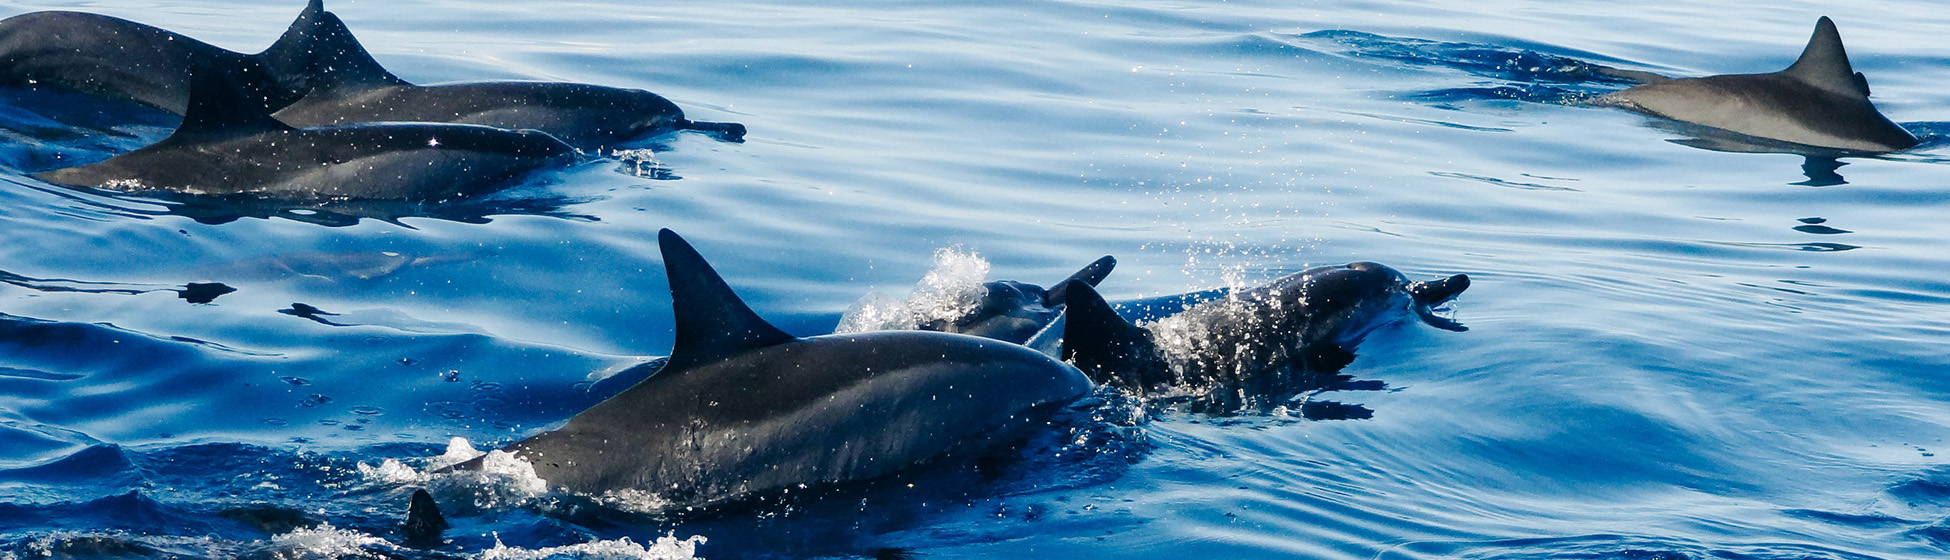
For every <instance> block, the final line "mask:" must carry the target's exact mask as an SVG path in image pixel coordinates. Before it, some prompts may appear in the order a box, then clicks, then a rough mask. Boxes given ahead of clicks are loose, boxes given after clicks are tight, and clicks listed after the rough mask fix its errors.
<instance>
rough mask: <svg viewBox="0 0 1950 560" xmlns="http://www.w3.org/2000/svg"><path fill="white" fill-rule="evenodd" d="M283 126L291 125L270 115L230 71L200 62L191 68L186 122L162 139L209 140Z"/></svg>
mask: <svg viewBox="0 0 1950 560" xmlns="http://www.w3.org/2000/svg"><path fill="white" fill-rule="evenodd" d="M280 130H291V127H290V126H286V125H285V124H284V123H281V122H278V120H277V119H273V118H271V114H270V112H269V111H268V110H266V109H265V108H264V105H263V104H262V103H259V102H257V101H253V100H251V99H250V98H248V97H245V96H244V94H243V92H240V91H238V90H237V86H236V85H235V84H232V83H231V82H230V78H229V75H228V74H226V73H224V72H223V71H222V70H219V69H217V68H216V67H215V66H212V65H209V64H197V65H195V66H193V67H191V69H190V100H189V107H188V108H187V109H185V110H184V111H183V124H181V125H179V126H177V127H176V132H175V133H173V134H170V135H169V138H165V139H163V141H165V142H167V141H170V140H193V141H199V142H206V141H209V140H211V139H213V138H229V137H234V136H243V135H248V134H262V133H265V132H275V131H280Z"/></svg>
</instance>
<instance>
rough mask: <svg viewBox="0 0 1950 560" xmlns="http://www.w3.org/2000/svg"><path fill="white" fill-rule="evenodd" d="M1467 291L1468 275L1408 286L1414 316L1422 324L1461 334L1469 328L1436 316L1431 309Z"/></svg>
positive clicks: (1453, 320)
mask: <svg viewBox="0 0 1950 560" xmlns="http://www.w3.org/2000/svg"><path fill="white" fill-rule="evenodd" d="M1467 289H1469V275H1467V274H1457V275H1455V276H1450V277H1448V278H1440V279H1436V280H1430V281H1427V282H1415V283H1413V284H1409V285H1408V295H1409V297H1412V298H1415V304H1414V305H1413V306H1412V307H1413V308H1414V309H1415V315H1416V316H1417V317H1421V318H1422V322H1424V323H1428V324H1429V326H1431V327H1435V328H1438V329H1442V330H1445V331H1456V332H1462V331H1466V330H1469V327H1465V326H1463V324H1462V323H1458V322H1456V320H1455V319H1450V318H1448V317H1443V316H1440V315H1436V314H1435V311H1433V310H1432V309H1431V308H1433V307H1435V306H1438V305H1442V304H1443V303H1447V302H1448V301H1449V300H1452V299H1455V298H1456V296H1457V295H1458V294H1461V293H1462V292H1463V290H1467Z"/></svg>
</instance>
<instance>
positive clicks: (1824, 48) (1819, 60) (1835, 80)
mask: <svg viewBox="0 0 1950 560" xmlns="http://www.w3.org/2000/svg"><path fill="white" fill-rule="evenodd" d="M1781 73H1782V74H1786V75H1788V76H1790V77H1793V78H1794V79H1796V80H1800V81H1802V82H1804V83H1807V84H1808V85H1812V86H1815V87H1818V88H1821V89H1825V90H1828V91H1832V92H1835V93H1840V94H1844V95H1856V96H1861V97H1868V96H1869V84H1868V81H1867V80H1863V79H1859V78H1858V77H1857V76H1858V74H1856V73H1855V68H1854V67H1852V66H1850V65H1849V63H1848V51H1846V50H1844V49H1843V48H1842V34H1841V33H1840V32H1838V31H1836V30H1835V22H1834V21H1833V20H1830V19H1828V16H1821V20H1820V21H1816V22H1815V34H1814V36H1813V37H1810V38H1808V47H1807V48H1805V49H1802V50H1801V58H1799V59H1796V60H1795V61H1794V65H1793V66H1789V67H1788V68H1787V69H1786V70H1782V71H1781Z"/></svg>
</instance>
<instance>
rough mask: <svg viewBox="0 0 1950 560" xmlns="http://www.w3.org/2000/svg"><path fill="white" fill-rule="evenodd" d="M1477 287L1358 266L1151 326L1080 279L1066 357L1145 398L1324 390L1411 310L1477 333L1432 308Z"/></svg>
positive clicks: (1317, 273)
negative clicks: (1362, 346)
mask: <svg viewBox="0 0 1950 560" xmlns="http://www.w3.org/2000/svg"><path fill="white" fill-rule="evenodd" d="M1468 288H1469V277H1468V276H1466V275H1461V274H1458V275H1454V276H1449V277H1445V278H1441V279H1436V280H1430V281H1427V282H1410V281H1408V280H1407V279H1406V278H1404V277H1403V276H1402V274H1401V273H1400V272H1396V271H1395V270H1394V269H1392V268H1388V267H1386V266H1382V265H1380V264H1376V263H1371V262H1356V263H1350V264H1347V265H1342V266H1325V267H1319V268H1313V269H1308V270H1305V271H1302V272H1299V273H1296V274H1293V275H1290V276H1286V277H1283V278H1280V279H1278V280H1274V281H1273V282H1272V283H1270V284H1267V285H1265V286H1260V287H1256V288H1251V289H1245V290H1235V291H1233V292H1231V293H1230V294H1228V295H1227V296H1225V297H1223V298H1220V299H1217V300H1212V301H1207V302H1204V303H1200V304H1197V305H1194V306H1192V307H1191V308H1189V309H1186V310H1185V311H1183V312H1181V313H1178V314H1176V315H1172V316H1169V317H1165V318H1163V319H1160V320H1158V321H1156V322H1155V323H1152V324H1151V325H1150V326H1149V327H1148V328H1147V327H1140V326H1137V325H1134V324H1132V323H1131V322H1130V321H1127V320H1125V319H1124V318H1123V317H1121V316H1119V315H1118V314H1117V312H1116V310H1113V309H1111V307H1110V305H1109V304H1108V303H1105V302H1104V299H1103V297H1102V296H1099V295H1098V294H1097V291H1096V290H1095V289H1093V288H1091V287H1090V286H1089V285H1087V284H1084V283H1082V282H1070V283H1069V287H1068V288H1066V291H1068V293H1069V294H1070V296H1069V308H1068V309H1067V310H1066V311H1065V312H1064V314H1065V317H1064V321H1065V323H1064V329H1063V331H1064V332H1063V358H1064V359H1065V360H1069V361H1070V363H1072V364H1075V365H1076V366H1077V367H1078V368H1079V369H1081V370H1083V372H1084V373H1085V374H1086V375H1089V376H1090V378H1091V379H1092V380H1095V381H1097V382H1099V383H1104V384H1107V385H1111V386H1115V387H1118V388H1121V389H1124V390H1127V391H1130V392H1133V393H1137V394H1140V395H1146V394H1153V393H1160V392H1169V391H1174V390H1178V391H1183V390H1190V391H1204V392H1207V393H1208V394H1210V395H1211V396H1215V397H1218V398H1221V399H1234V398H1238V397H1240V396H1244V397H1246V398H1248V399H1251V398H1252V397H1254V396H1262V395H1263V396H1277V395H1282V394H1293V393H1297V392H1301V391H1308V390H1313V389H1319V388H1321V387H1322V386H1323V384H1324V383H1325V382H1326V381H1327V380H1329V378H1330V377H1331V376H1332V375H1333V374H1335V373H1338V372H1339V371H1340V369H1341V368H1342V367H1345V366H1346V365H1347V363H1348V362H1350V361H1352V360H1353V359H1354V353H1353V352H1354V347H1355V345H1356V344H1358V343H1359V342H1360V341H1361V339H1362V337H1364V336H1366V335H1367V333H1368V332H1369V331H1372V330H1374V329H1375V328H1376V327H1378V326H1381V325H1383V324H1387V323H1389V322H1392V321H1395V320H1397V319H1398V318H1400V317H1402V316H1403V315H1404V314H1405V312H1413V313H1414V314H1416V315H1417V316H1419V317H1420V318H1421V319H1422V320H1423V321H1424V322H1426V323H1428V324H1429V325H1432V326H1435V327H1437V328H1440V329H1444V330H1451V331H1462V330H1467V329H1466V328H1465V327H1463V326H1462V325H1461V324H1460V323H1457V322H1455V321H1454V320H1451V319H1448V318H1446V317H1441V316H1438V315H1436V314H1435V313H1434V312H1433V311H1432V310H1431V308H1432V307H1434V306H1437V305H1441V304H1443V303H1445V302H1447V301H1449V300H1450V299H1453V298H1454V297H1455V296H1456V295H1457V294H1460V293H1462V291H1463V290H1465V289H1468ZM1214 389H1217V390H1214ZM1234 404H1239V403H1231V402H1227V403H1224V406H1226V407H1229V408H1237V407H1236V406H1232V405H1234Z"/></svg>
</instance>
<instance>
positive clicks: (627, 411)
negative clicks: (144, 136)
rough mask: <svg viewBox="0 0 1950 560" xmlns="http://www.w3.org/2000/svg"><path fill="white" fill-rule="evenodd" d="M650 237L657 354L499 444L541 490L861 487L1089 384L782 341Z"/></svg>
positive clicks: (1017, 363)
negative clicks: (565, 414) (658, 313)
mask: <svg viewBox="0 0 1950 560" xmlns="http://www.w3.org/2000/svg"><path fill="white" fill-rule="evenodd" d="M658 242H659V244H660V246H661V249H662V252H663V259H664V267H665V271H666V273H667V274H668V275H669V278H670V296H671V302H672V307H673V311H674V312H675V315H676V343H675V346H674V347H673V348H672V350H671V355H670V358H669V359H668V360H666V361H665V362H664V365H663V367H662V368H661V369H659V370H658V371H657V372H656V373H655V374H654V375H652V376H650V377H649V378H648V379H645V380H644V381H642V382H640V383H638V384H636V385H635V386H633V387H630V388H629V389H627V390H624V391H623V392H622V393H619V394H617V395H616V396H614V397H611V398H609V399H608V400H605V401H603V402H601V403H598V404H596V405H595V406H592V407H590V408H589V409H587V410H584V411H582V412H581V413H579V414H576V415H575V416H574V417H571V418H570V419H569V420H568V422H567V423H566V424H564V425H562V427H560V428H557V429H555V430H551V431H547V432H543V433H541V434H539V435H536V436H534V437H530V438H527V439H524V440H521V441H517V442H515V443H512V444H509V445H507V446H506V447H503V448H502V449H501V451H504V452H508V453H513V454H514V455H515V456H516V457H518V458H521V459H524V460H526V461H528V462H529V463H532V464H533V465H534V467H535V474H536V475H537V476H539V477H541V478H542V479H543V480H546V481H547V482H548V484H549V485H551V486H553V487H559V488H562V489H566V490H569V491H572V492H577V493H583V494H591V495H605V494H610V493H625V495H629V494H631V493H647V494H649V495H651V496H655V497H656V498H659V499H661V500H664V501H665V502H667V503H668V504H670V507H685V506H700V505H711V504H714V503H722V502H729V501H735V500H738V499H741V498H746V497H755V496H758V495H763V494H765V493H770V492H775V491H778V490H782V489H788V488H794V487H799V486H801V485H809V484H811V485H818V484H829V483H839V482H845V481H853V480H864V479H870V478H874V477H879V476H882V475H887V474H890V473H893V472H896V471H899V470H902V469H905V468H908V467H911V466H914V465H917V464H920V463H924V462H928V461H931V460H937V459H941V458H944V457H964V458H976V457H980V456H982V455H983V454H985V453H986V452H989V451H992V450H993V449H994V448H995V447H996V446H998V445H1000V444H1005V443H1009V442H1010V441H1011V440H1012V439H1014V437H1015V436H1017V435H1019V434H1021V431H1022V429H1023V428H1026V427H1027V426H1029V425H1030V424H1032V423H1034V422H1035V421H1037V420H1038V419H1039V418H1040V417H1041V416H1042V415H1043V414H1045V413H1047V412H1051V411H1054V410H1055V409H1057V408H1059V407H1061V406H1063V405H1065V404H1067V403H1070V402H1071V401H1074V400H1076V399H1077V398H1079V397H1081V396H1083V395H1085V394H1087V393H1088V392H1090V391H1091V389H1092V386H1091V383H1090V380H1089V379H1088V378H1086V377H1084V375H1083V373H1082V372H1079V371H1077V369H1076V368H1074V367H1071V366H1069V365H1068V364H1064V363H1063V362H1059V361H1057V360H1055V359H1053V358H1050V357H1048V356H1045V355H1043V354H1041V353H1038V352H1035V351H1032V350H1029V349H1027V348H1024V347H1022V346H1019V345H1015V344H1010V343H1006V342H1001V341H997V340H991V339H986V338H981V337H975V336H968V335H961V334H952V333H940V332H929V331H876V332H866V333H854V334H833V335H824V336H814V337H808V338H798V337H794V336H792V335H790V334H786V333H785V332H784V331H780V330H779V329H778V328H776V327H774V326H772V325H771V324H770V323H767V322H766V321H765V320H764V319H762V318H760V317H759V316H758V315H757V314H756V313H754V312H753V311H752V310H751V308H750V307H748V306H746V305H745V302H744V301H742V300H740V299H739V298H738V295H737V294H736V293H733V292H732V290H731V287H730V286H729V285H728V284H726V283H725V281H724V279H723V278H722V277H720V276H718V273H717V272H716V271H715V270H713V269H712V268H711V265H710V264H709V263H707V262H705V261H704V257H702V256H701V255H699V254H698V253H697V250H696V249H694V248H692V247H691V245H690V244H689V243H686V242H685V241H684V239H683V238H681V237H678V236H677V234H676V233H673V232H671V231H670V230H667V229H666V230H663V231H662V232H661V233H660V234H659V236H658ZM1077 283H1078V284H1081V283H1082V282H1077ZM482 461H483V459H475V460H473V461H470V462H467V463H462V464H460V465H456V466H455V468H458V469H476V468H479V466H480V464H481V462H482ZM638 495H640V494H638Z"/></svg>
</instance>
